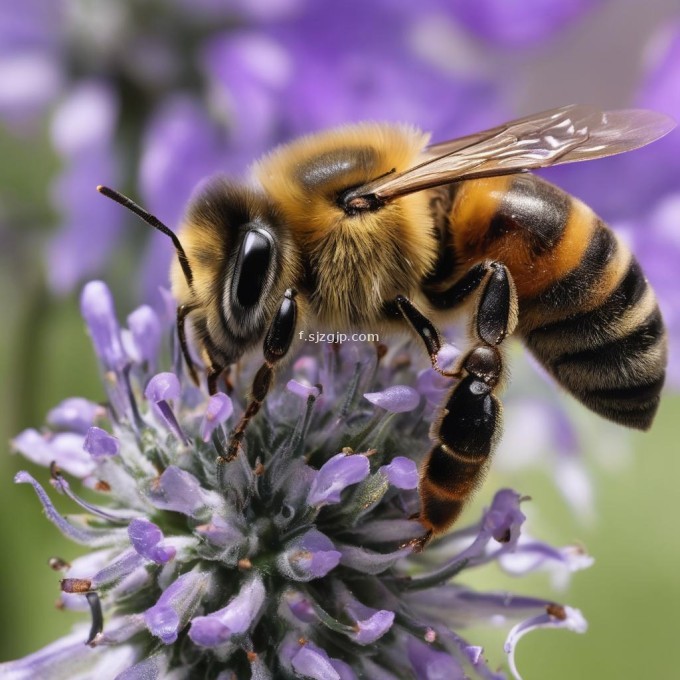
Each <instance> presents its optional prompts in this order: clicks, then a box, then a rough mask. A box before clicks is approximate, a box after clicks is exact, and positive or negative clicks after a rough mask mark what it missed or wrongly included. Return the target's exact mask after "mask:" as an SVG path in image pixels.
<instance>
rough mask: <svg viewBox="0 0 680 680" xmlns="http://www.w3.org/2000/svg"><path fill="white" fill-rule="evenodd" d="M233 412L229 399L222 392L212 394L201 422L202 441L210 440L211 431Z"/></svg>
mask: <svg viewBox="0 0 680 680" xmlns="http://www.w3.org/2000/svg"><path fill="white" fill-rule="evenodd" d="M233 412H234V405H233V403H232V401H231V399H230V398H229V397H228V396H227V395H226V394H224V393H223V392H218V393H217V394H213V395H212V396H211V397H210V399H209V400H208V406H207V408H206V410H205V416H204V418H203V422H202V423H201V438H202V439H203V441H204V442H208V441H210V437H212V433H213V432H214V431H215V430H216V429H217V428H218V427H219V426H220V425H221V424H222V423H223V422H225V421H226V420H228V419H229V418H230V417H231V415H232V413H233Z"/></svg>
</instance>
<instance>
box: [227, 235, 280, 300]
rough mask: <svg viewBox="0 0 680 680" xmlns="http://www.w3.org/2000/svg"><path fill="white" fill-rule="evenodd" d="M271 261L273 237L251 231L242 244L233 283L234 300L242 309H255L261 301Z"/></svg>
mask: <svg viewBox="0 0 680 680" xmlns="http://www.w3.org/2000/svg"><path fill="white" fill-rule="evenodd" d="M271 260H272V239H271V236H270V235H269V234H268V233H266V232H264V231H260V230H255V229H253V230H251V231H249V232H248V233H247V234H246V236H245V238H244V239H243V241H242V242H241V249H240V250H239V254H238V258H237V260H236V269H235V271H234V279H233V283H232V298H235V300H236V302H238V304H239V305H240V306H241V307H246V308H248V307H253V306H254V305H256V304H257V303H258V301H259V300H260V297H261V295H262V289H263V288H264V286H265V283H266V282H267V274H268V273H269V271H270V268H271Z"/></svg>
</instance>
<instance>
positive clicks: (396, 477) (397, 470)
mask: <svg viewBox="0 0 680 680" xmlns="http://www.w3.org/2000/svg"><path fill="white" fill-rule="evenodd" d="M380 472H382V473H383V474H384V475H385V476H386V477H387V479H388V481H389V483H390V484H391V485H392V486H396V487H397V489H417V488H418V482H419V481H420V475H419V474H418V466H417V465H416V464H415V463H414V462H413V461H412V460H411V459H410V458H406V457H405V456H396V457H395V458H393V459H392V462H391V463H390V464H389V465H383V466H382V467H381V468H380Z"/></svg>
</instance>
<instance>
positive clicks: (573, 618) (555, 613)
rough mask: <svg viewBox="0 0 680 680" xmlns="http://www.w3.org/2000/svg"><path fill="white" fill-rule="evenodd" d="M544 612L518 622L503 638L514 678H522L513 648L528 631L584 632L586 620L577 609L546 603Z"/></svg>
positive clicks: (518, 679) (517, 679)
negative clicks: (552, 629) (549, 629)
mask: <svg viewBox="0 0 680 680" xmlns="http://www.w3.org/2000/svg"><path fill="white" fill-rule="evenodd" d="M546 609H547V611H546V613H545V614H540V615H539V616H534V617H533V618H530V619H527V620H526V621H523V622H522V623H518V624H517V625H516V626H515V627H514V628H513V629H512V630H511V631H510V632H509V633H508V637H507V639H506V640H505V647H504V649H505V652H506V654H507V655H508V663H509V664H510V670H511V671H512V674H513V676H514V677H515V678H516V680H522V677H521V676H520V674H519V671H518V670H517V665H516V664H515V649H516V647H517V643H518V642H519V641H520V640H521V639H522V638H523V637H524V636H525V635H526V634H527V633H529V632H530V631H532V630H535V629H537V628H566V629H567V630H571V631H573V632H575V633H585V632H586V630H587V629H588V622H587V621H586V620H585V619H584V618H583V614H581V612H580V611H579V610H578V609H574V608H572V607H562V606H560V605H548V607H547V608H546Z"/></svg>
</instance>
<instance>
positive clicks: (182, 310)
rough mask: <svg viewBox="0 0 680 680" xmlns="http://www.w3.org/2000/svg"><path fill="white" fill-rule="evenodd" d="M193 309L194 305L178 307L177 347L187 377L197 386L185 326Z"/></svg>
mask: <svg viewBox="0 0 680 680" xmlns="http://www.w3.org/2000/svg"><path fill="white" fill-rule="evenodd" d="M195 309H196V305H180V306H179V307H178V308H177V337H178V338H179V347H180V351H181V352H182V357H183V358H184V362H185V363H186V365H187V370H188V371H189V377H190V378H191V381H192V382H193V383H194V385H196V386H198V373H197V372H196V366H195V365H194V362H193V360H192V358H191V354H189V346H188V345H187V334H186V325H185V322H186V318H187V316H188V315H189V314H190V313H191V312H193V311H194V310H195ZM211 394H212V393H211Z"/></svg>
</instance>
